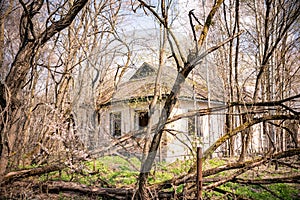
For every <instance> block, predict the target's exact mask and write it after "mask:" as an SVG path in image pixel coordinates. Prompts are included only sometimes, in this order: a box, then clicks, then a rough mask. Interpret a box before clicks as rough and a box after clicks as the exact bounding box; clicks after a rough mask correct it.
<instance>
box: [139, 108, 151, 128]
mask: <svg viewBox="0 0 300 200" xmlns="http://www.w3.org/2000/svg"><path fill="white" fill-rule="evenodd" d="M148 122H149V114H148V112H147V111H136V127H137V129H138V130H141V129H144V128H145V127H147V126H148Z"/></svg>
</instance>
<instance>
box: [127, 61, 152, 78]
mask: <svg viewBox="0 0 300 200" xmlns="http://www.w3.org/2000/svg"><path fill="white" fill-rule="evenodd" d="M155 72H156V70H155V69H154V68H153V67H152V66H151V65H149V64H148V63H146V62H144V63H143V65H142V66H141V67H140V68H139V69H138V70H137V71H136V72H135V74H133V76H132V77H131V78H130V80H137V79H141V78H145V77H148V76H155V74H156V73H155Z"/></svg>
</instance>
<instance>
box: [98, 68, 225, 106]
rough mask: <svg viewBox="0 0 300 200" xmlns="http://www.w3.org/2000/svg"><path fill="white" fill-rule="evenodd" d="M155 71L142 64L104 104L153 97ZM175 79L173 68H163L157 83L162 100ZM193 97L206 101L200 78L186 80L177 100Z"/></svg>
mask: <svg viewBox="0 0 300 200" xmlns="http://www.w3.org/2000/svg"><path fill="white" fill-rule="evenodd" d="M157 71H158V69H157V68H155V67H153V66H151V65H150V64H148V63H143V64H142V66H141V67H140V68H139V69H138V70H137V71H136V72H135V73H134V74H133V75H132V76H131V77H130V78H129V79H128V80H127V81H122V83H121V84H119V85H118V86H117V89H116V91H115V93H114V95H113V96H112V98H111V100H110V101H109V102H107V103H105V105H107V104H110V103H114V102H115V103H116V102H123V101H140V100H142V99H144V98H149V97H150V98H151V97H153V96H154V89H155V80H156V75H157ZM176 77H177V70H176V69H175V68H173V67H170V66H163V68H162V74H161V79H160V83H159V93H160V96H161V97H162V98H163V97H165V96H166V95H168V94H169V93H170V92H171V90H172V87H173V85H174V82H175V79H176ZM194 97H195V98H196V99H197V100H207V85H206V81H205V80H203V79H201V78H200V77H198V78H197V80H192V79H191V78H188V79H186V81H185V83H184V84H183V86H182V88H181V90H180V94H179V98H182V99H190V100H192V99H193V98H194ZM212 100H217V101H220V99H218V98H214V99H213V97H212ZM105 105H102V106H105ZM100 106H101V105H100Z"/></svg>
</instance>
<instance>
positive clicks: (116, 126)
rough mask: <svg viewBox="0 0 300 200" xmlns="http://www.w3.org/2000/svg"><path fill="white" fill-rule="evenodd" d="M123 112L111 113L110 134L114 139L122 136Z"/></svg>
mask: <svg viewBox="0 0 300 200" xmlns="http://www.w3.org/2000/svg"><path fill="white" fill-rule="evenodd" d="M121 122H122V121H121V112H115V113H110V133H111V135H112V136H113V137H120V136H121Z"/></svg>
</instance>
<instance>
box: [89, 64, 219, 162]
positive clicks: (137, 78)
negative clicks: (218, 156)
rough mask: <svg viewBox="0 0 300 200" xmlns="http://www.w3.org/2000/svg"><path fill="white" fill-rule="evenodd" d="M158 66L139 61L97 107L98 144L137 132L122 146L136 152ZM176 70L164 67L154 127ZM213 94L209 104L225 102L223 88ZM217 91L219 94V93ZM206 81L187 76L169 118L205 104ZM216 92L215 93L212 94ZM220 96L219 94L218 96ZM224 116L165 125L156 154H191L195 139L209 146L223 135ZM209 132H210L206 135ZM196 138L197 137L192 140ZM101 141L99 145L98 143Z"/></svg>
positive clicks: (170, 158) (176, 156)
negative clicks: (132, 138) (137, 65)
mask: <svg viewBox="0 0 300 200" xmlns="http://www.w3.org/2000/svg"><path fill="white" fill-rule="evenodd" d="M157 70H158V69H157V68H155V67H153V66H151V65H149V64H148V63H144V64H142V66H141V67H140V68H138V69H137V70H136V71H135V73H134V74H133V75H132V76H130V77H129V78H128V79H127V80H124V81H122V82H121V83H120V84H119V85H118V86H117V89H116V91H115V93H114V94H113V95H112V96H111V98H110V99H109V100H106V101H105V102H102V103H101V104H99V105H98V107H99V116H98V118H99V124H100V131H99V135H98V136H97V137H98V138H100V139H99V140H97V141H100V142H99V144H94V145H95V146H98V145H107V146H108V144H110V142H109V141H111V140H114V139H117V138H119V137H121V136H124V135H126V134H137V133H139V134H137V136H135V137H134V139H135V140H133V141H132V142H129V143H130V144H131V145H129V146H131V147H128V146H127V147H126V148H125V147H124V148H123V149H122V151H123V153H124V151H127V152H126V153H128V154H139V152H141V150H140V149H138V148H142V147H143V145H142V144H140V142H141V141H143V140H142V138H143V136H144V134H145V131H146V129H147V126H148V122H149V105H150V103H151V100H152V99H153V97H154V89H155V80H156V76H157ZM176 75H177V72H176V69H174V68H172V67H167V66H166V67H163V68H162V74H161V78H160V83H159V87H158V89H159V98H158V101H157V104H156V107H155V112H154V115H153V126H155V124H157V122H158V119H159V116H160V113H161V112H162V108H163V105H164V102H165V99H166V96H167V95H168V94H169V93H170V92H171V88H172V86H173V84H174V81H175V78H176ZM216 91H217V92H216V93H213V94H212V98H211V100H210V102H209V103H210V106H211V107H220V106H223V105H224V103H223V101H222V100H220V99H221V98H222V97H223V94H222V92H223V89H222V88H219V91H218V90H216ZM218 92H219V94H218ZM207 93H208V92H207V86H206V82H205V81H204V80H203V79H201V78H199V77H198V78H197V80H196V79H194V80H193V79H191V78H189V79H188V80H186V82H185V83H184V85H183V87H182V88H181V90H180V95H179V99H178V102H177V105H176V106H175V108H174V109H173V112H172V113H171V118H172V117H174V116H180V115H181V114H184V113H188V112H191V111H195V110H200V109H206V108H207V107H208V99H207ZM214 94H217V95H214ZM218 95H219V96H218ZM223 130H224V115H217V114H213V115H204V116H195V115H190V116H189V117H185V118H181V119H179V120H176V121H174V122H171V123H168V124H167V125H166V126H165V131H164V135H163V139H162V142H161V145H160V148H159V152H158V153H157V155H158V158H159V159H160V160H165V161H169V162H171V161H174V160H176V159H182V158H184V157H186V156H190V155H191V153H192V151H191V150H192V149H193V147H195V146H194V145H195V143H196V141H198V142H199V143H201V144H202V145H203V147H204V149H205V148H208V147H209V146H210V145H211V144H212V143H213V142H214V141H215V140H216V139H217V138H219V137H220V136H221V135H222V134H223ZM209 133H210V134H209ZM195 138H197V139H195ZM100 143H101V144H100Z"/></svg>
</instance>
